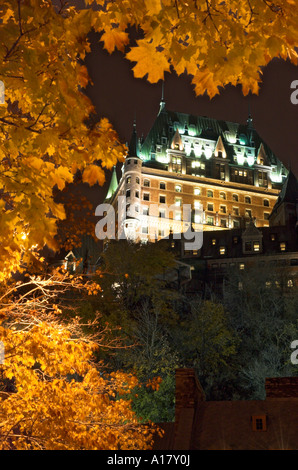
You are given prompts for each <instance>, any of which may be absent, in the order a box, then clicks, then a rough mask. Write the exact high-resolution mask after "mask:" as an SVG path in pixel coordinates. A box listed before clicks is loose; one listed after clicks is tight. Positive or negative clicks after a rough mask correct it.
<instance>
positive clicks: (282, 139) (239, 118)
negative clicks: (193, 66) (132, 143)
mask: <svg viewBox="0 0 298 470" xmlns="http://www.w3.org/2000/svg"><path fill="white" fill-rule="evenodd" d="M90 38H91V39H92V50H91V53H90V54H88V56H87V58H86V62H85V63H86V65H87V68H88V72H89V75H90V77H91V79H92V82H93V85H92V86H88V88H87V90H86V92H87V94H88V96H89V97H90V99H91V100H92V102H93V104H94V105H95V107H96V110H97V113H98V116H99V117H107V118H108V119H109V120H110V121H111V123H112V124H113V126H114V128H115V129H116V131H117V132H118V135H119V137H120V139H121V140H122V141H123V142H124V143H125V142H127V141H129V139H130V136H131V132H132V126H133V121H134V118H135V117H136V122H137V132H138V135H139V136H141V135H142V134H143V135H144V137H146V135H147V133H148V131H149V130H150V128H151V126H152V125H153V123H154V120H155V118H156V116H157V113H158V110H159V103H160V99H161V93H162V85H161V83H162V82H161V81H160V82H159V83H157V84H150V83H149V82H147V81H146V79H135V78H134V77H133V72H132V67H133V64H131V63H130V62H129V61H128V60H126V59H125V58H124V56H123V54H122V53H120V52H117V51H116V52H115V53H113V54H111V55H110V54H109V53H108V52H106V51H105V50H104V49H103V47H102V43H100V42H98V39H99V35H98V34H97V35H96V34H93V35H91V36H90ZM294 80H298V67H297V66H294V65H292V64H291V63H290V62H285V61H282V60H278V59H276V60H274V61H272V62H271V63H270V64H269V65H268V66H267V67H266V68H265V69H264V73H263V82H262V85H261V89H260V93H259V96H256V95H252V96H251V97H250V98H248V97H244V96H243V95H242V92H241V87H232V86H230V87H227V88H225V89H222V90H221V92H220V95H217V96H216V97H214V98H213V99H212V100H210V99H209V97H208V96H200V97H196V96H195V93H194V91H193V86H192V85H191V77H187V76H180V77H178V76H177V75H175V74H170V73H167V74H166V75H165V90H164V97H165V102H166V107H167V108H168V109H169V110H172V111H179V112H184V113H191V114H194V115H203V116H208V117H212V118H215V119H223V120H228V121H234V122H240V123H245V122H246V119H247V116H248V109H249V101H250V108H251V114H252V117H253V124H254V127H255V129H256V130H257V131H258V133H259V134H260V136H261V137H262V138H263V140H264V141H265V142H266V143H267V144H268V145H269V147H270V148H271V149H272V150H273V152H274V153H275V154H276V156H277V157H278V158H279V159H280V160H281V161H282V162H283V163H284V164H285V165H286V167H287V168H289V166H290V167H291V169H292V171H294V173H295V174H296V176H298V155H297V153H298V152H297V147H298V145H297V144H298V132H297V131H298V104H297V105H294V104H292V103H291V100H290V96H291V93H292V92H293V90H292V89H291V88H290V85H291V83H292V81H294ZM109 178H110V174H109V173H108V174H107V180H109ZM107 184H108V182H107V183H106V184H105V186H104V190H103V191H100V193H101V194H102V193H104V192H105V191H106V187H107ZM98 197H100V195H98ZM99 202H101V201H99Z"/></svg>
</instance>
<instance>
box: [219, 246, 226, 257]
mask: <svg viewBox="0 0 298 470" xmlns="http://www.w3.org/2000/svg"><path fill="white" fill-rule="evenodd" d="M219 254H220V255H225V254H226V247H225V246H221V247H220V248H219Z"/></svg>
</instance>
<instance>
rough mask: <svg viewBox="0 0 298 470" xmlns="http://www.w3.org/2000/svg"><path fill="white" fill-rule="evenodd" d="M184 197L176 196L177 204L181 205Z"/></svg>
mask: <svg viewBox="0 0 298 470" xmlns="http://www.w3.org/2000/svg"><path fill="white" fill-rule="evenodd" d="M181 204H182V199H181V197H175V206H181Z"/></svg>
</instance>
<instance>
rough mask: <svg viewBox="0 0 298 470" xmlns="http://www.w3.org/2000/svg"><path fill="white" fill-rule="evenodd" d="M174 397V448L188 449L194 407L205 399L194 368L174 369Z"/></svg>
mask: <svg viewBox="0 0 298 470" xmlns="http://www.w3.org/2000/svg"><path fill="white" fill-rule="evenodd" d="M175 398H176V405H175V442H174V449H177V450H189V449H190V445H191V437H192V427H193V421H194V417H195V412H196V407H197V404H198V402H200V401H204V400H205V394H204V391H203V389H202V387H201V385H200V383H199V381H198V379H197V377H196V375H195V371H194V369H176V394H175Z"/></svg>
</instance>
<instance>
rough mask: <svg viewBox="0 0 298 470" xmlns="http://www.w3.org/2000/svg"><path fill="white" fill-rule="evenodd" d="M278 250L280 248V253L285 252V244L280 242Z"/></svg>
mask: <svg viewBox="0 0 298 470" xmlns="http://www.w3.org/2000/svg"><path fill="white" fill-rule="evenodd" d="M279 248H280V251H286V248H287V245H286V242H280V244H279Z"/></svg>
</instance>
